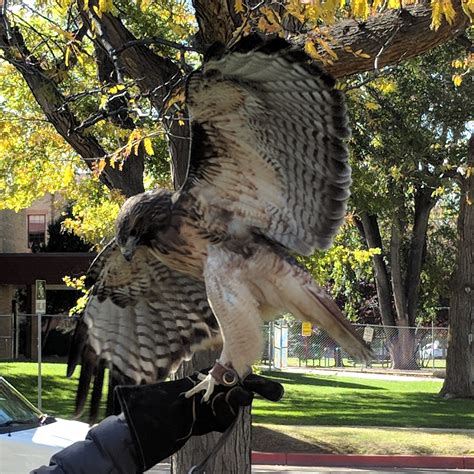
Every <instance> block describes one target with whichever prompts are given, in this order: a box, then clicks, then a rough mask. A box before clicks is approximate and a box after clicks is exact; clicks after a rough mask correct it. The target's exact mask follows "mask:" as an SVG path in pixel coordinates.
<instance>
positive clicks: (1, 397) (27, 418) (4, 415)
mask: <svg viewBox="0 0 474 474" xmlns="http://www.w3.org/2000/svg"><path fill="white" fill-rule="evenodd" d="M43 416H44V415H43V413H41V412H40V411H39V410H38V409H36V408H35V407H34V406H33V405H32V404H31V403H30V402H29V401H28V400H27V399H26V398H25V397H24V396H23V395H22V394H21V393H20V392H18V390H15V388H14V387H13V386H12V385H10V384H9V383H8V382H7V381H6V380H5V379H4V378H3V377H0V427H2V426H10V425H14V424H31V423H40V422H41V419H42V418H43Z"/></svg>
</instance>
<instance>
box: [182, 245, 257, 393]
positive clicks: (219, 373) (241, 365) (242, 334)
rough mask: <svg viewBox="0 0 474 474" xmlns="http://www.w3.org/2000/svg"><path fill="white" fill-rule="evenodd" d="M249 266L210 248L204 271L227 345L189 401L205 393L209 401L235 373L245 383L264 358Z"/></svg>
mask: <svg viewBox="0 0 474 474" xmlns="http://www.w3.org/2000/svg"><path fill="white" fill-rule="evenodd" d="M247 264H248V261H247V259H246V258H245V257H244V256H242V255H238V254H235V253H233V252H230V251H228V250H225V249H223V248H222V247H212V246H210V248H209V253H208V259H207V262H206V267H205V270H204V278H205V281H206V291H207V296H208V299H209V303H210V306H211V308H212V311H213V312H214V314H215V316H216V318H217V321H218V322H219V326H220V329H221V332H222V338H223V342H224V345H223V350H222V354H221V356H220V357H219V360H218V361H217V364H216V366H215V367H214V368H213V369H212V370H211V372H210V373H209V375H208V376H207V377H206V378H205V379H204V380H203V381H202V382H200V383H199V384H198V385H196V386H195V387H194V388H193V389H191V390H190V391H188V392H187V393H186V396H187V397H190V396H192V395H194V394H196V393H198V392H200V391H205V394H204V397H203V399H204V400H205V401H206V400H208V399H209V397H210V396H211V394H212V392H213V391H214V387H215V385H216V384H223V385H226V383H225V377H228V378H229V377H231V375H232V371H233V372H235V374H236V376H237V380H243V379H244V378H245V377H246V376H247V375H248V374H249V373H250V372H251V371H252V369H251V367H252V364H253V363H254V361H255V360H257V359H258V358H259V357H260V356H261V354H262V348H263V340H262V334H261V333H262V330H261V324H262V319H261V315H260V307H259V304H258V302H257V300H256V298H255V296H254V295H253V293H252V292H251V290H250V288H249V285H248V277H249V275H248V273H249V272H248V269H247Z"/></svg>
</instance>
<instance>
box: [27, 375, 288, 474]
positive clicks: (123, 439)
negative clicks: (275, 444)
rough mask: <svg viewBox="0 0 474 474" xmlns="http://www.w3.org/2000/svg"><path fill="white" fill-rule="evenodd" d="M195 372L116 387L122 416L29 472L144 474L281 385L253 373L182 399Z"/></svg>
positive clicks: (272, 396) (274, 396)
mask: <svg viewBox="0 0 474 474" xmlns="http://www.w3.org/2000/svg"><path fill="white" fill-rule="evenodd" d="M198 377H199V375H198V374H194V375H192V376H190V377H186V378H184V379H180V380H176V381H173V382H162V383H157V384H151V385H137V386H119V387H116V389H115V390H116V391H115V393H116V395H117V397H118V399H119V401H120V405H121V407H122V411H123V413H122V414H120V415H119V416H110V417H108V418H106V419H105V420H104V421H102V422H101V423H100V424H99V425H97V426H95V427H94V428H92V429H91V430H90V431H89V433H88V435H87V438H86V440H85V441H81V442H78V443H75V444H73V445H71V446H69V447H68V448H65V449H63V450H62V451H60V452H59V453H57V454H55V455H54V456H53V457H52V458H51V462H50V466H47V467H46V466H43V467H41V468H38V469H36V470H35V471H33V473H34V474H46V473H48V474H51V473H53V474H63V473H64V474H83V473H84V474H86V473H90V472H94V474H106V473H110V472H114V473H116V474H122V473H123V474H131V473H138V472H144V471H146V470H147V469H150V468H151V467H153V466H154V465H155V464H157V463H158V462H160V461H161V460H163V459H165V458H167V457H168V456H170V455H172V454H174V453H175V452H176V451H178V450H179V449H180V448H181V447H182V446H183V445H184V444H185V443H186V441H187V440H188V439H189V438H190V437H191V436H200V435H203V434H207V433H210V432H211V431H218V432H221V433H222V432H224V431H225V430H226V429H227V428H228V427H229V426H230V425H231V424H232V423H233V421H234V420H235V419H236V416H237V414H238V412H239V408H240V407H242V406H248V405H250V404H251V403H252V399H253V396H254V393H258V394H259V395H261V396H263V397H264V398H266V399H268V400H272V401H277V400H279V399H280V398H281V397H282V395H283V387H282V386H281V384H279V383H277V382H273V381H271V380H268V379H266V378H264V377H260V376H258V375H253V374H251V375H249V376H248V377H247V378H246V379H245V380H244V381H243V383H242V384H239V385H235V386H233V387H230V388H229V387H224V386H222V385H218V386H217V387H216V389H215V391H214V393H213V394H212V396H211V399H210V400H209V402H208V403H202V402H201V398H202V396H201V394H198V395H195V396H193V397H191V398H185V396H184V393H185V392H187V391H188V390H189V389H191V388H192V387H193V386H194V385H195V384H196V383H197V382H198Z"/></svg>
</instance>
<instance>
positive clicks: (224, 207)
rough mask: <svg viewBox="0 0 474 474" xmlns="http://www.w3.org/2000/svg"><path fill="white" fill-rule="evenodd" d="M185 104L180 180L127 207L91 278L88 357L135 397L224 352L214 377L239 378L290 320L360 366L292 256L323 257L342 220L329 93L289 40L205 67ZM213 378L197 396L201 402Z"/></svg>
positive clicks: (341, 173) (359, 347)
mask: <svg viewBox="0 0 474 474" xmlns="http://www.w3.org/2000/svg"><path fill="white" fill-rule="evenodd" d="M186 104H187V107H188V111H189V116H190V120H191V131H192V136H191V139H192V142H191V152H190V162H189V169H188V176H187V179H186V181H185V183H184V184H183V186H182V187H181V188H180V189H179V190H178V191H176V192H170V191H165V190H155V191H151V192H147V193H144V194H140V195H137V196H134V197H132V198H130V199H129V200H128V201H127V202H126V203H125V204H124V206H123V207H122V209H121V211H120V214H119V216H118V219H117V224H116V237H115V240H114V241H113V242H112V243H111V244H109V246H108V247H107V248H106V249H105V250H104V251H103V252H102V254H100V255H99V256H98V257H97V259H96V262H95V263H94V264H93V266H92V268H91V271H90V280H92V281H95V283H94V286H93V289H92V293H91V296H90V299H89V302H88V304H87V307H86V310H85V313H84V318H83V322H84V323H85V325H86V326H87V344H88V346H89V347H91V348H92V350H93V351H94V353H95V354H96V355H97V357H98V358H99V359H102V360H106V361H107V362H109V363H111V364H113V365H114V366H115V367H117V368H118V370H119V371H120V372H121V373H123V374H124V375H126V376H127V377H128V378H130V379H132V380H133V381H135V382H136V383H141V382H152V381H156V380H158V379H162V378H164V377H166V376H167V375H168V373H169V372H170V371H173V370H175V369H176V368H177V367H178V365H179V364H180V363H181V361H182V360H184V359H188V358H189V357H191V356H192V354H193V352H195V351H196V350H199V349H201V348H203V347H208V346H212V345H213V346H216V345H219V344H221V343H222V344H223V346H222V353H221V356H220V358H219V364H220V366H223V367H224V368H225V370H231V371H235V373H236V374H237V375H238V376H239V377H244V376H245V375H246V374H247V373H248V371H249V370H250V366H251V365H252V363H253V362H254V361H255V360H256V359H258V358H259V357H260V356H261V351H262V336H261V326H262V320H271V319H274V318H276V317H278V316H279V315H280V314H282V313H284V312H286V311H289V312H291V313H292V314H293V315H294V316H295V317H297V318H298V319H300V320H303V321H311V322H312V323H314V324H316V325H317V326H318V327H321V328H324V329H325V330H326V331H327V332H328V333H329V334H330V335H331V336H332V337H333V338H334V339H335V340H336V341H337V342H338V343H339V344H340V345H341V346H342V347H343V348H344V349H345V350H346V351H347V352H348V353H349V354H351V355H352V356H353V357H355V358H358V359H368V358H369V350H368V348H367V347H366V345H365V344H364V342H363V341H362V340H361V339H360V338H359V337H358V336H357V335H356V334H355V332H354V331H353V329H352V328H351V326H350V325H349V324H348V322H347V320H346V319H345V318H344V316H343V315H342V314H341V312H340V310H339V309H338V307H337V305H336V304H335V303H334V302H333V301H332V300H331V298H330V297H329V296H328V295H327V294H326V293H325V291H324V290H323V289H322V288H321V287H320V286H318V285H317V284H316V283H315V282H314V280H313V279H312V277H311V276H310V275H309V273H308V272H307V271H306V270H305V269H303V268H302V267H301V266H300V265H298V264H297V263H296V261H295V260H294V259H293V258H292V256H291V255H292V254H293V253H297V254H302V255H309V254H311V253H312V252H313V251H314V250H315V249H326V248H328V247H329V246H330V245H331V242H332V239H333V237H334V235H335V233H336V232H337V230H338V228H339V226H340V225H341V223H342V222H343V219H344V214H345V211H346V204H347V200H348V197H349V187H350V184H351V169H350V166H349V164H348V153H347V149H346V145H345V140H346V139H347V138H348V136H349V134H350V131H349V128H348V125H347V114H346V107H345V104H344V99H343V95H342V94H341V92H339V91H338V90H336V89H335V88H334V81H333V79H332V78H331V77H330V76H329V75H328V74H326V73H325V72H324V71H322V70H321V69H320V68H319V67H317V66H315V65H314V64H312V63H311V61H310V59H309V58H308V57H307V56H306V55H305V54H304V53H302V52H299V51H295V50H294V49H292V48H291V47H290V45H289V44H288V43H287V42H286V41H284V40H281V39H276V40H270V41H266V42H265V41H261V40H259V39H257V38H256V37H248V38H245V39H243V40H241V41H240V42H239V43H238V44H237V45H236V46H235V47H234V48H232V50H231V51H223V50H222V48H221V49H219V48H214V49H213V50H212V51H211V52H210V53H209V54H208V57H207V59H206V60H205V61H204V64H203V66H202V67H201V68H200V69H198V70H197V71H195V72H193V73H192V74H191V75H190V76H189V78H188V80H187V83H186ZM214 316H215V317H214ZM218 373H219V371H214V375H209V376H208V377H207V378H206V379H205V380H204V381H203V382H202V383H201V384H199V385H198V386H197V387H196V389H195V390H194V391H193V393H194V392H196V391H198V390H206V394H205V398H207V397H208V396H209V395H210V393H211V392H212V389H213V385H214V384H215V383H219V382H222V380H220V379H219V376H218ZM216 379H217V380H216Z"/></svg>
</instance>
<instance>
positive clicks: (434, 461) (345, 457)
mask: <svg viewBox="0 0 474 474" xmlns="http://www.w3.org/2000/svg"><path fill="white" fill-rule="evenodd" d="M252 464H279V465H289V466H332V467H336V466H337V467H356V468H357V467H392V468H396V467H400V468H404V467H407V468H409V467H414V468H420V469H423V468H424V469H430V468H437V469H474V456H391V455H358V454H309V453H263V452H257V451H253V452H252Z"/></svg>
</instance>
